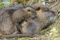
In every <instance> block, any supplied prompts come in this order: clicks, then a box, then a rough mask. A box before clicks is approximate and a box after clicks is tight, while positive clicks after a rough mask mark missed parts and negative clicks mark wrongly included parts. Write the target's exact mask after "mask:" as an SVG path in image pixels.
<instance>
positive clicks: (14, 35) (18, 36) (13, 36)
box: [0, 34, 33, 39]
mask: <svg viewBox="0 0 60 40" xmlns="http://www.w3.org/2000/svg"><path fill="white" fill-rule="evenodd" d="M21 37H33V35H32V34H13V35H2V36H0V39H2V38H21Z"/></svg>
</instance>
